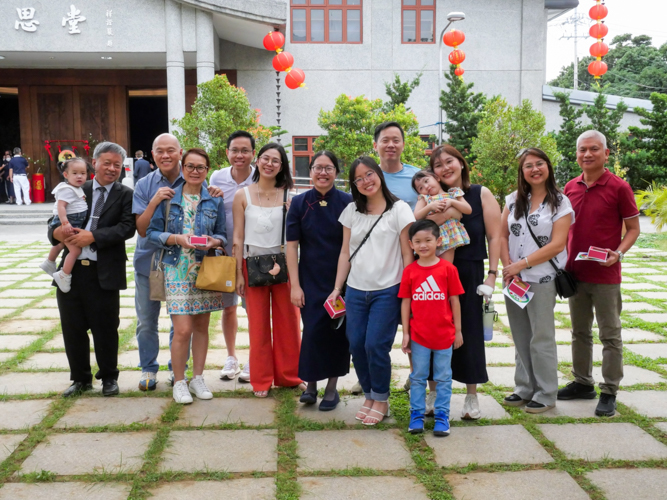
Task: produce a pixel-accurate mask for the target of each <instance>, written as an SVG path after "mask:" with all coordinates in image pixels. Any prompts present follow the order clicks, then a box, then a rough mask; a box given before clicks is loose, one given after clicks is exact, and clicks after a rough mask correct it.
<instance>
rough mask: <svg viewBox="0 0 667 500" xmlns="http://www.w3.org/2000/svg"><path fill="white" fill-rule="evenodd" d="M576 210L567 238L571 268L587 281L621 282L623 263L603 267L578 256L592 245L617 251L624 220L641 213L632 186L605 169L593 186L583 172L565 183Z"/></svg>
mask: <svg viewBox="0 0 667 500" xmlns="http://www.w3.org/2000/svg"><path fill="white" fill-rule="evenodd" d="M564 193H565V195H566V196H567V197H568V198H569V199H570V203H572V208H574V213H575V217H576V220H575V223H574V224H572V226H570V233H569V235H568V239H567V270H568V271H570V272H571V273H573V274H574V276H575V277H576V278H577V280H579V281H583V282H586V283H602V284H620V283H621V263H620V262H617V263H616V264H614V265H613V266H609V267H603V266H601V265H600V264H599V263H597V262H591V261H585V260H577V261H575V260H574V259H575V258H576V257H577V255H578V254H579V253H580V252H588V249H589V247H591V246H594V247H600V248H609V249H611V250H614V251H615V250H616V249H617V248H618V246H619V245H620V244H621V231H622V229H623V219H631V218H633V217H637V216H638V215H639V210H637V204H636V203H635V196H634V194H633V193H632V188H631V187H630V185H629V184H628V183H627V182H625V181H624V180H623V179H621V178H620V177H618V176H616V175H614V174H612V173H611V172H609V170H607V169H605V172H604V174H602V176H601V177H600V178H599V179H598V180H597V181H595V182H594V183H593V184H591V185H590V186H587V185H586V183H585V182H584V176H583V174H582V175H580V176H579V177H575V178H574V179H572V180H571V181H570V182H568V183H567V184H566V185H565V189H564Z"/></svg>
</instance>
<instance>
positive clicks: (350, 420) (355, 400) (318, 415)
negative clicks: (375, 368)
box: [296, 396, 395, 425]
mask: <svg viewBox="0 0 667 500" xmlns="http://www.w3.org/2000/svg"><path fill="white" fill-rule="evenodd" d="M365 400H366V398H364V397H363V396H358V397H357V396H351V397H345V396H343V397H341V400H340V403H338V406H336V409H335V410H331V411H319V410H318V406H319V404H320V402H321V401H322V400H321V399H319V398H318V400H317V403H316V404H314V405H305V404H302V403H298V404H297V407H296V415H297V416H298V417H300V418H306V419H308V420H313V421H315V422H331V421H333V420H337V421H339V422H345V423H346V424H347V425H355V424H358V423H360V422H359V420H356V419H355V418H354V416H355V415H356V414H357V412H358V411H359V408H361V406H362V405H363V404H364V401H365ZM383 422H387V423H395V420H394V418H393V417H388V418H385V419H384V420H383Z"/></svg>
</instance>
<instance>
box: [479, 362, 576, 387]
mask: <svg viewBox="0 0 667 500" xmlns="http://www.w3.org/2000/svg"><path fill="white" fill-rule="evenodd" d="M515 371H516V368H515V367H514V366H488V367H487V368H486V373H487V374H488V375H489V380H490V381H491V383H492V384H493V385H497V386H499V387H514V372H515ZM564 377H565V375H563V374H562V373H561V372H558V385H564V384H566V383H567V380H565V378H564Z"/></svg>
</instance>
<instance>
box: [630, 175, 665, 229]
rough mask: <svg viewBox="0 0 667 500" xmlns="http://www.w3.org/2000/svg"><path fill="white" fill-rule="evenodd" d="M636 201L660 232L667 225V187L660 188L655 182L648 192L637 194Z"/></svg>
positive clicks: (638, 192)
mask: <svg viewBox="0 0 667 500" xmlns="http://www.w3.org/2000/svg"><path fill="white" fill-rule="evenodd" d="M635 201H636V202H637V206H638V207H639V209H640V210H644V213H646V215H648V216H649V217H650V218H651V222H652V223H653V224H655V227H656V228H657V229H658V230H661V229H662V228H663V226H665V224H667V186H658V185H657V184H656V183H655V182H653V183H652V184H651V185H650V186H649V187H648V188H647V189H646V190H643V191H642V190H640V191H637V192H636V193H635Z"/></svg>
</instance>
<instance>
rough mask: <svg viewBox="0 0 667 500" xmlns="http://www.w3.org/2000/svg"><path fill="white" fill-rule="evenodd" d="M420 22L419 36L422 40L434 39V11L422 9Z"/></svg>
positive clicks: (429, 40) (430, 40)
mask: <svg viewBox="0 0 667 500" xmlns="http://www.w3.org/2000/svg"><path fill="white" fill-rule="evenodd" d="M420 21H421V22H420V23H419V28H420V31H419V37H420V40H421V41H422V42H432V41H433V11H432V10H422V11H421V16H420Z"/></svg>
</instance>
